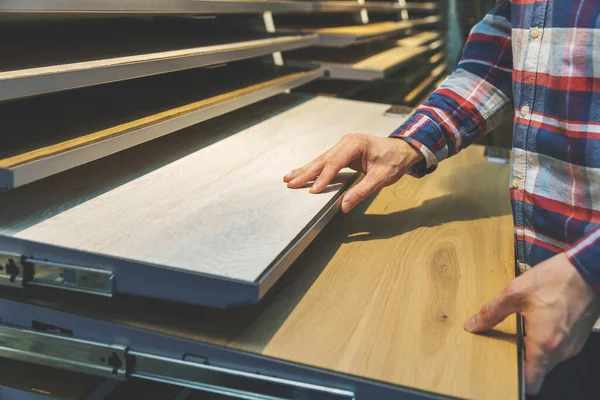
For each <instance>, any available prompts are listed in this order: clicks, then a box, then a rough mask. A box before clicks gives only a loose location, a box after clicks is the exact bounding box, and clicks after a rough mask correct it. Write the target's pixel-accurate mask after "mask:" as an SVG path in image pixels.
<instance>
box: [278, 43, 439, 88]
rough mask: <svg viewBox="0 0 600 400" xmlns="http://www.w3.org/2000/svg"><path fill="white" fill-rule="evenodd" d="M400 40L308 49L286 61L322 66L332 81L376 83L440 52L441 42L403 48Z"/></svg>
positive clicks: (287, 55) (296, 53)
mask: <svg viewBox="0 0 600 400" xmlns="http://www.w3.org/2000/svg"><path fill="white" fill-rule="evenodd" d="M400 42H401V40H400V41H389V40H387V41H378V42H371V43H367V44H364V45H357V46H352V47H342V48H324V47H320V48H307V49H302V50H297V51H294V52H290V53H287V54H286V60H287V61H288V62H289V63H294V64H295V65H299V66H309V65H319V66H320V67H322V68H323V69H325V70H326V76H328V77H330V78H332V79H349V80H360V81H372V80H375V79H382V78H385V77H386V76H388V75H389V74H391V73H393V72H395V71H397V70H399V69H400V68H402V67H405V66H406V65H408V64H411V63H413V62H415V61H417V60H419V59H420V58H422V57H424V56H426V55H428V54H430V53H432V52H434V51H436V50H438V49H439V48H440V47H442V46H443V44H444V42H443V41H442V40H439V41H437V42H433V43H430V44H428V45H423V46H402V45H400V44H399V43H400Z"/></svg>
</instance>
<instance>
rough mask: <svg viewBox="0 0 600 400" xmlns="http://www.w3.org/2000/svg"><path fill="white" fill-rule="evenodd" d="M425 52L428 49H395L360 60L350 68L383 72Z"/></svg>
mask: <svg viewBox="0 0 600 400" xmlns="http://www.w3.org/2000/svg"><path fill="white" fill-rule="evenodd" d="M427 51H428V49H427V48H426V47H409V48H405V47H395V48H392V49H389V50H386V51H384V52H382V53H379V54H376V55H374V56H372V57H369V58H367V59H365V60H362V61H360V62H358V63H356V64H354V65H353V66H352V67H353V68H357V69H369V70H378V71H385V70H387V69H388V68H391V67H393V66H395V65H398V64H402V63H405V62H407V61H410V60H412V59H413V58H415V57H418V56H420V55H422V54H425V53H426V52H427Z"/></svg>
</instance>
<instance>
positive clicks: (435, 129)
mask: <svg viewBox="0 0 600 400" xmlns="http://www.w3.org/2000/svg"><path fill="white" fill-rule="evenodd" d="M510 12H511V5H510V3H509V2H502V3H499V4H497V5H496V7H495V8H494V9H493V10H492V11H490V13H488V14H487V15H486V17H485V18H484V19H483V20H482V21H481V22H479V23H478V24H477V25H475V26H474V27H473V29H472V30H471V33H470V35H469V38H468V39H467V43H466V45H465V48H464V50H463V56H462V58H461V60H460V62H459V64H458V66H457V67H456V70H455V71H454V72H453V73H452V74H451V75H450V76H449V77H448V78H447V79H446V80H445V81H444V82H443V83H442V84H441V85H440V87H439V88H438V89H437V90H436V91H435V92H434V93H433V94H432V95H431V97H430V98H429V99H428V100H427V101H426V102H425V103H424V104H423V105H421V106H419V107H418V108H417V109H416V111H415V113H414V114H413V116H412V117H411V118H409V119H408V120H407V121H406V122H405V123H404V124H403V125H402V126H400V127H399V128H398V129H396V130H395V131H394V132H393V133H392V134H391V137H397V138H402V139H404V140H406V141H407V142H409V143H410V144H411V145H412V146H414V147H415V148H416V149H417V150H419V151H420V152H421V154H422V155H423V157H424V160H423V161H421V162H420V163H418V164H417V165H415V166H414V167H413V169H412V171H410V173H411V174H412V175H414V176H423V175H425V174H428V173H430V172H433V171H434V170H435V169H436V168H437V165H438V163H439V162H440V161H442V160H444V159H445V158H447V157H450V156H453V155H455V154H457V153H458V152H459V151H460V150H462V149H464V148H465V147H467V146H468V145H470V144H471V143H473V142H474V141H476V140H477V139H479V138H480V137H481V136H483V135H485V134H486V133H487V132H489V131H490V130H492V129H493V128H494V127H495V126H497V124H498V123H499V122H501V121H502V119H503V118H505V117H508V116H509V115H510V114H511V113H512V109H513V106H512V48H511V23H510Z"/></svg>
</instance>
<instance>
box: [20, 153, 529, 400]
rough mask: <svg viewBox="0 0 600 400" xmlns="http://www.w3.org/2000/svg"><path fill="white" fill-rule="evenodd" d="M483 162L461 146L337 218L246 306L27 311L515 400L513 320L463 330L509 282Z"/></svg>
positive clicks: (497, 189)
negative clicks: (428, 171)
mask: <svg viewBox="0 0 600 400" xmlns="http://www.w3.org/2000/svg"><path fill="white" fill-rule="evenodd" d="M483 151H484V149H483V147H481V146H471V147H470V148H469V149H467V150H465V151H463V152H461V153H460V154H459V155H458V156H456V157H454V158H452V159H449V160H446V161H444V162H443V163H442V164H441V165H440V167H439V169H438V170H437V171H436V172H435V173H434V174H432V175H430V176H428V177H426V178H423V179H420V180H419V179H415V178H412V177H405V178H403V179H401V180H400V182H398V183H397V184H395V185H393V186H391V187H389V188H386V189H384V190H382V191H381V192H380V193H379V194H378V195H377V196H376V197H374V198H373V199H371V200H370V201H368V202H367V203H365V204H363V205H362V206H360V207H358V208H357V209H355V210H354V211H353V212H352V213H350V214H349V215H338V216H337V217H336V218H335V219H334V220H333V221H332V222H331V223H330V225H329V226H328V227H327V228H326V229H325V230H324V231H323V232H322V233H321V234H320V235H319V237H318V238H317V239H316V240H315V241H314V242H313V244H311V246H310V247H309V248H308V249H307V250H306V251H305V252H304V253H303V255H302V256H301V257H300V258H299V259H298V260H297V261H296V263H295V264H294V266H293V267H292V268H291V269H290V270H289V271H288V272H287V273H286V275H285V276H284V277H283V278H282V279H281V280H280V281H279V282H278V284H277V285H276V286H275V287H274V289H273V290H271V292H270V293H269V294H268V295H267V297H266V298H265V299H264V301H262V302H261V303H260V304H258V305H256V306H252V307H247V308H239V309H230V310H215V309H206V308H198V307H192V306H185V305H179V304H177V305H173V304H168V303H165V302H161V301H155V300H147V299H140V298H133V297H127V298H120V299H112V300H111V299H103V298H99V299H93V298H89V297H83V296H82V297H81V300H79V301H73V296H72V295H65V297H64V298H61V297H58V296H57V293H53V294H52V293H51V294H50V295H47V293H46V294H45V292H43V291H42V292H41V293H40V294H39V297H38V298H37V299H36V300H33V301H34V302H36V303H37V304H40V305H44V306H48V307H53V308H60V309H61V310H63V311H70V312H74V313H77V314H82V315H86V316H88V317H93V318H98V319H106V320H110V321H112V322H117V323H122V324H127V325H130V326H135V327H139V328H144V329H150V330H154V331H159V332H162V333H165V334H170V335H175V336H179V337H185V338H189V339H193V340H199V341H205V342H208V343H212V344H216V345H221V346H226V347H228V348H233V349H239V350H244V351H249V352H255V353H259V354H262V355H265V356H268V357H274V358H277V359H283V360H288V361H291V362H296V363H301V364H307V365H311V366H315V367H320V368H324V369H328V370H333V371H337V372H340V373H345V374H350V375H355V376H359V377H363V378H368V379H374V380H377V381H381V382H385V383H390V384H396V385H404V386H409V387H413V388H418V389H423V390H427V391H432V392H435V393H440V394H443V395H448V396H453V397H459V398H470V399H484V398H485V399H502V400H505V399H517V398H518V396H519V379H518V350H517V343H516V320H515V317H514V316H511V317H510V318H508V319H507V320H506V321H504V322H503V323H502V324H500V325H499V326H498V327H497V328H496V329H495V330H494V331H492V332H490V333H488V334H485V335H473V334H470V333H467V332H466V331H464V330H463V327H462V326H463V322H464V320H465V319H467V318H468V317H469V316H471V315H472V314H473V313H475V312H476V311H477V310H478V308H479V307H480V306H481V305H483V304H484V303H485V302H486V301H488V300H490V299H491V298H492V297H493V296H494V295H495V294H496V293H497V292H499V291H500V290H501V289H502V288H503V287H504V286H505V285H506V284H507V283H508V282H509V281H510V280H511V279H512V278H513V277H514V274H515V269H514V256H513V254H514V253H513V235H512V217H511V212H510V202H509V197H508V189H507V187H508V186H507V185H508V179H509V166H508V165H498V164H492V163H488V162H486V161H485V160H484V157H483ZM282 184H283V183H282ZM10 296H11V297H14V298H16V299H19V296H21V294H19V293H15V294H10ZM21 300H23V299H21ZM27 301H32V300H27Z"/></svg>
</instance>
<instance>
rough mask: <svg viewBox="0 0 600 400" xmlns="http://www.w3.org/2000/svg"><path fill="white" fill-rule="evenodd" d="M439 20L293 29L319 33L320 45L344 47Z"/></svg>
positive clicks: (431, 17) (434, 18)
mask: <svg viewBox="0 0 600 400" xmlns="http://www.w3.org/2000/svg"><path fill="white" fill-rule="evenodd" d="M440 21H441V19H440V17H439V16H429V17H425V18H417V19H412V20H406V21H386V22H376V23H371V24H364V25H350V26H333V27H311V28H302V27H296V28H295V30H299V31H302V32H310V33H317V34H319V37H320V40H319V43H320V45H322V46H333V47H344V46H348V45H351V44H355V43H358V42H361V41H367V40H373V39H376V38H384V37H387V36H393V35H397V34H400V33H402V32H403V31H405V30H407V29H414V28H417V27H423V26H428V25H435V24H437V23H439V22H440Z"/></svg>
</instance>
